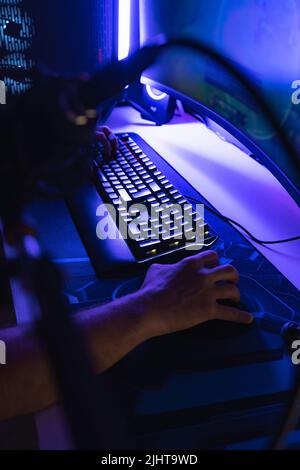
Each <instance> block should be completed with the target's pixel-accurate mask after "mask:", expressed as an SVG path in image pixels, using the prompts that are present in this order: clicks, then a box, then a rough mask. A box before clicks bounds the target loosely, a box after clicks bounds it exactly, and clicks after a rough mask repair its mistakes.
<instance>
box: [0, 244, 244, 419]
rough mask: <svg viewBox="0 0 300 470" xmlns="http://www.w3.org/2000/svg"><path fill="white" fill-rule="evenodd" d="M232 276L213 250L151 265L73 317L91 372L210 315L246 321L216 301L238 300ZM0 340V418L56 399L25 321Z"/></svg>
mask: <svg viewBox="0 0 300 470" xmlns="http://www.w3.org/2000/svg"><path fill="white" fill-rule="evenodd" d="M219 281H221V282H222V284H220V283H219ZM224 281H225V283H224ZM226 281H229V282H230V284H228V283H226ZM237 281H238V274H237V272H236V270H235V269H234V268H233V267H232V266H218V260H217V255H216V254H215V253H213V252H206V253H205V254H200V255H199V254H198V255H195V256H193V257H190V258H188V259H186V260H183V261H182V262H180V263H178V264H176V265H153V266H152V267H151V268H150V269H149V271H148V274H147V276H146V279H145V282H144V285H143V287H142V288H141V289H140V290H139V291H138V292H136V293H135V294H132V295H129V296H127V297H124V298H123V299H120V300H118V301H115V302H111V303H110V304H107V305H105V306H102V307H95V308H93V309H90V310H86V311H84V312H81V313H79V314H77V315H76V316H75V317H74V319H75V320H74V321H75V322H76V324H77V325H78V327H79V328H80V330H81V332H82V334H83V337H84V339H85V343H86V346H87V349H88V352H89V354H90V357H91V360H92V364H93V366H94V370H95V372H96V373H100V372H102V371H104V370H105V369H107V368H109V367H110V366H112V365H113V364H115V363H116V362H117V361H118V360H120V359H121V358H122V357H123V356H124V355H126V354H127V353H128V352H129V351H131V350H132V349H134V348H135V347H136V346H137V345H139V344H140V343H142V342H144V341H146V340H147V339H149V338H151V337H155V336H159V335H163V334H167V333H171V332H175V331H180V330H184V329H187V328H191V327H192V326H195V325H197V324H200V323H203V322H205V321H208V320H212V319H216V318H219V319H223V320H229V321H235V322H240V323H249V322H251V320H252V318H251V315H250V314H248V313H246V312H240V311H239V310H237V309H235V308H232V307H225V306H223V305H220V304H219V303H218V300H221V299H233V300H236V301H238V300H239V291H238V288H237V287H236V283H237ZM0 339H1V340H3V341H5V342H6V345H7V364H6V365H5V366H0V421H1V420H5V419H9V418H11V417H13V416H17V415H20V414H26V413H33V412H36V411H38V410H40V409H43V408H46V407H47V406H49V405H51V404H53V403H54V402H55V401H57V400H58V399H59V395H58V392H57V389H56V386H55V382H54V379H53V376H52V373H51V368H50V366H49V363H48V360H47V357H46V355H45V354H44V352H43V349H42V348H41V346H40V344H39V342H38V340H37V338H36V337H35V335H34V332H33V330H32V329H31V328H30V326H29V327H15V328H9V329H6V330H3V331H2V332H0Z"/></svg>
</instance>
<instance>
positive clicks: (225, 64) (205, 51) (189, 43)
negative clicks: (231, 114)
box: [159, 38, 300, 178]
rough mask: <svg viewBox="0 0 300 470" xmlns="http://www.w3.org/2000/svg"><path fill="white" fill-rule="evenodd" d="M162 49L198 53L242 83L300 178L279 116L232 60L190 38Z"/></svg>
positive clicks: (295, 158) (180, 39)
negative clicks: (274, 133) (183, 49)
mask: <svg viewBox="0 0 300 470" xmlns="http://www.w3.org/2000/svg"><path fill="white" fill-rule="evenodd" d="M159 47H160V48H161V49H168V48H170V47H184V48H187V49H192V50H194V51H197V52H198V53H200V54H201V55H204V56H206V57H208V58H210V59H213V60H214V61H215V62H216V63H218V64H219V65H221V67H222V68H223V69H225V70H226V71H227V72H229V74H230V75H232V76H233V77H235V78H236V80H237V81H238V82H239V83H241V84H242V85H243V86H244V88H245V90H247V92H248V94H249V96H251V97H252V98H253V99H254V101H255V103H256V105H257V106H258V108H259V109H261V111H262V113H263V114H264V116H265V117H266V118H267V120H268V121H269V124H270V125H271V127H272V128H273V130H274V131H275V132H276V133H277V135H278V138H279V141H280V143H281V145H282V147H283V148H284V149H285V152H286V154H287V156H288V157H289V158H290V160H291V163H292V166H293V168H294V171H295V173H296V175H298V177H299V178H300V161H299V158H298V154H297V151H296V148H295V147H294V145H293V144H291V142H290V141H289V139H288V137H287V134H286V132H285V131H284V129H283V128H282V126H281V125H280V123H279V122H278V119H277V116H276V114H275V112H274V111H273V109H272V108H271V106H270V105H269V103H268V101H267V99H266V98H265V96H264V95H263V94H262V93H261V92H260V91H259V89H257V88H256V86H255V85H254V84H253V83H252V82H251V80H250V79H249V78H248V77H247V76H246V74H245V73H244V72H242V71H241V70H240V69H239V68H238V67H237V66H236V65H234V64H233V63H232V62H231V61H230V60H228V59H227V58H226V57H225V56H223V55H222V54H221V53H220V52H218V51H217V50H216V49H214V48H213V47H210V46H208V45H207V44H205V43H201V42H198V41H195V40H193V39H189V38H174V39H171V40H168V41H167V42H166V43H165V44H163V45H161V46H159Z"/></svg>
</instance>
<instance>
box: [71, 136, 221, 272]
mask: <svg viewBox="0 0 300 470" xmlns="http://www.w3.org/2000/svg"><path fill="white" fill-rule="evenodd" d="M117 137H118V143H119V147H118V151H117V154H116V156H115V158H114V159H113V160H111V161H109V162H106V161H104V160H103V157H102V151H101V145H100V144H98V143H96V144H95V145H94V147H93V149H92V152H93V154H94V162H93V185H94V189H92V187H91V186H90V187H88V188H86V189H85V190H83V192H81V193H80V194H79V195H77V197H76V198H75V200H73V201H71V203H70V201H69V206H70V208H71V212H72V213H73V216H74V218H75V221H76V223H77V225H78V228H79V232H80V234H81V236H82V238H83V240H84V243H85V246H86V248H87V251H88V252H89V254H90V257H91V260H92V261H93V262H94V266H95V268H96V271H97V272H98V273H99V274H101V275H103V274H105V273H108V272H110V273H112V272H113V271H114V272H115V273H116V272H119V273H120V272H121V271H120V270H122V269H121V268H122V267H127V268H128V267H129V266H133V265H134V264H135V265H145V264H149V263H151V262H154V261H156V260H161V259H163V260H164V261H165V262H169V261H170V262H171V261H176V260H177V259H179V258H182V257H183V256H187V255H189V254H194V253H195V250H203V249H207V248H209V247H211V246H212V245H213V244H214V243H215V241H216V240H217V238H218V236H217V234H216V233H215V232H214V230H213V229H212V227H210V226H209V225H208V224H207V223H206V222H205V220H204V218H203V211H201V210H200V211H199V210H197V208H196V207H195V205H193V204H191V203H190V202H189V201H188V199H187V198H186V194H188V193H190V190H191V187H190V185H189V184H188V183H187V182H186V181H185V180H184V179H183V178H182V177H181V176H180V175H179V174H178V173H177V172H176V171H175V170H174V169H173V168H172V167H171V166H169V165H168V164H167V163H166V162H165V161H164V160H163V158H162V157H161V156H159V155H158V154H157V153H156V152H155V151H154V150H153V149H152V148H151V147H150V146H148V144H147V143H146V142H145V141H143V140H142V139H141V137H139V136H138V135H137V134H118V135H117ZM95 191H96V193H97V195H98V198H97V196H96V194H95ZM196 195H197V193H196ZM198 196H199V195H198ZM194 197H195V196H194ZM91 211H94V214H92V213H91ZM90 219H92V220H90ZM101 220H102V222H101ZM115 228H116V230H114V229H115ZM89 231H90V232H93V233H88V232H89ZM95 232H96V238H98V240H96V239H95ZM124 243H125V245H126V247H125V245H124ZM100 252H101V253H100ZM95 259H97V261H96V262H95ZM127 262H128V263H127Z"/></svg>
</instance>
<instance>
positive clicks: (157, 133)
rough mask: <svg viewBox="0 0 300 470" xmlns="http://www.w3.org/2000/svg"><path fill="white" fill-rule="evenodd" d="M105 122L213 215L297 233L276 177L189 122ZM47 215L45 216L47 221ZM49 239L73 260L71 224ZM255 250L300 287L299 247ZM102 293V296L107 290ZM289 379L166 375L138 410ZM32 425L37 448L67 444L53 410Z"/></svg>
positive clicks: (129, 116)
mask: <svg viewBox="0 0 300 470" xmlns="http://www.w3.org/2000/svg"><path fill="white" fill-rule="evenodd" d="M107 124H108V125H109V126H110V127H111V128H112V129H113V130H114V131H115V132H123V131H126V132H127V131H130V132H136V133H138V134H139V135H141V136H142V137H143V138H144V139H145V140H146V141H147V142H148V143H149V144H150V145H151V146H152V147H153V148H154V149H155V150H157V151H158V152H159V153H160V154H161V155H162V156H163V157H164V158H165V159H166V160H167V161H168V162H169V163H171V164H172V165H173V166H174V167H175V169H177V170H178V171H179V172H180V173H181V174H182V175H183V176H184V177H185V178H186V179H187V180H188V181H190V183H191V184H192V185H193V186H194V187H195V189H197V190H198V191H199V192H200V193H201V194H202V195H203V196H204V197H205V198H206V199H208V200H209V201H210V202H211V203H212V204H213V205H214V206H215V207H216V208H217V209H218V210H219V211H220V212H222V213H223V214H225V215H227V216H229V217H231V218H233V219H235V220H237V221H238V222H240V223H241V224H243V225H244V226H245V227H247V229H248V230H250V231H251V232H252V233H253V234H255V235H256V236H257V237H259V238H264V239H275V238H286V237H289V236H293V235H295V234H298V233H300V217H299V215H300V209H299V208H298V207H297V206H296V204H295V203H294V202H293V200H292V199H291V198H290V197H289V195H288V194H287V193H286V191H285V190H284V189H283V188H282V187H281V185H280V184H279V183H278V182H277V181H276V180H275V178H273V176H272V175H271V174H270V173H269V172H268V171H267V170H266V169H265V168H264V167H262V166H260V165H259V164H258V163H257V162H255V161H254V160H252V159H251V158H250V157H248V156H247V155H245V154H244V153H243V152H241V151H240V150H239V149H237V148H236V147H234V146H232V145H231V144H229V143H226V142H224V141H222V140H221V139H219V138H218V137H217V136H216V135H215V134H214V133H213V132H212V131H210V130H209V129H207V128H206V127H205V126H204V125H203V124H201V123H200V122H199V121H197V120H195V119H194V118H192V117H191V116H186V115H182V116H176V117H174V119H173V120H172V122H171V123H170V124H168V125H165V126H162V127H158V126H155V125H153V124H152V123H149V122H147V121H143V120H141V118H140V117H139V114H138V113H137V112H136V111H135V110H133V109H132V108H127V107H126V108H125V107H124V108H117V109H115V110H114V112H113V113H112V115H111V116H110V118H109V120H108V122H107ZM241 182H242V183H241ZM59 210H61V209H59ZM62 210H64V209H62ZM48 216H49V214H46V215H45V217H46V218H47V217H48ZM49 236H50V237H57V241H59V238H60V236H62V237H64V240H65V239H66V238H65V237H66V236H67V237H68V238H67V239H68V244H67V245H66V244H63V252H62V253H55V254H54V255H53V256H54V257H55V258H56V259H57V261H58V262H62V261H63V260H65V259H67V258H68V256H69V253H70V256H71V255H72V243H73V244H76V246H79V245H80V240H79V238H78V235H77V234H76V232H75V228H74V226H73V225H72V224H71V225H70V226H69V228H68V234H66V233H64V234H63V235H62V234H60V233H59V231H58V230H57V229H56V227H55V229H53V231H52V232H51V233H50V235H49ZM54 244H55V243H54ZM55 245H59V243H57V244H55ZM80 246H81V247H80V249H79V252H78V256H79V257H78V260H77V261H78V263H77V268H76V269H79V270H80V269H84V270H86V275H87V277H88V275H89V274H90V270H91V268H90V264H89V262H88V259H87V257H86V253H85V250H84V249H83V247H82V245H80ZM256 248H257V249H258V250H259V251H260V252H261V253H262V254H263V255H264V256H265V257H266V258H267V259H268V260H269V261H270V262H271V263H272V264H274V266H275V267H277V269H278V270H279V271H280V272H282V274H284V276H286V278H287V279H289V280H290V281H291V282H292V283H293V284H294V285H295V286H296V287H297V288H300V277H299V275H298V273H299V267H300V241H297V242H293V243H288V244H285V245H275V246H273V247H272V248H267V247H261V246H257V247H256ZM99 288H100V287H99ZM102 289H103V291H104V294H105V289H106V286H105V285H104V286H102ZM15 292H16V289H15ZM17 297H18V296H17V295H15V301H16V310H17V317H18V321H19V322H22V321H26V320H28V317H27V316H26V313H25V310H24V304H22V305H20V306H18V299H17ZM292 375H293V373H292V368H291V364H290V363H289V361H287V360H286V359H280V360H276V361H273V362H266V363H261V364H251V365H244V366H240V367H238V368H229V369H222V368H220V369H218V370H212V371H202V372H200V373H197V374H195V373H192V372H187V373H182V374H178V375H176V376H173V377H170V378H169V380H168V381H167V382H165V383H164V384H162V385H161V386H160V388H159V389H155V390H148V391H145V392H144V394H143V396H142V397H141V398H140V401H139V404H138V409H139V411H140V412H141V413H145V414H147V413H149V412H151V406H156V409H158V408H159V409H160V411H161V412H164V411H165V410H169V409H170V407H171V408H172V409H174V410H176V409H179V408H180V407H182V405H184V404H185V405H186V406H188V405H190V406H194V405H195V406H196V405H199V404H200V405H201V404H202V405H203V404H205V403H212V402H214V400H215V401H218V400H219V399H220V398H222V399H224V400H225V401H226V400H236V399H243V398H247V397H251V396H252V395H253V394H260V395H265V394H268V393H270V391H271V390H272V391H274V392H275V391H276V392H277V393H281V392H285V391H286V390H288V389H289V387H290V385H291V381H292ZM254 378H255V379H254ZM220 384H222V386H220ZM175 389H176V390H177V392H176V393H174V390H175ZM212 390H214V393H213V394H211V391H212ZM200 391H201V393H200ZM153 404H155V405H153ZM36 423H37V428H38V433H39V440H40V447H41V448H67V447H69V446H70V440H69V438H68V433H67V431H66V427H65V425H64V419H63V415H62V413H61V411H60V409H59V407H58V406H56V407H52V408H51V409H49V410H45V411H43V412H41V413H39V414H37V416H36Z"/></svg>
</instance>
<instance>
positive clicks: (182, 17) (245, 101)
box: [139, 0, 300, 202]
mask: <svg viewBox="0 0 300 470" xmlns="http://www.w3.org/2000/svg"><path fill="white" fill-rule="evenodd" d="M299 25H300V4H299V2H298V1H297V0H268V1H265V0H184V1H182V0H163V1H161V0H140V1H139V37H140V45H143V44H145V43H148V42H151V41H152V40H153V38H155V37H157V36H159V35H164V36H167V37H169V38H173V37H179V36H180V37H182V36H184V37H189V38H194V39H196V40H200V41H203V42H205V43H206V44H208V45H210V46H213V47H214V48H215V49H216V50H218V51H219V52H221V53H223V54H224V55H225V56H226V57H228V58H229V59H230V60H231V61H232V63H234V64H235V65H236V66H237V67H239V68H240V69H241V70H242V71H243V72H244V74H246V75H247V76H248V78H249V79H251V81H252V82H253V83H254V84H255V85H256V87H257V88H258V89H259V90H260V91H261V92H262V93H263V94H264V96H265V97H266V98H267V99H268V101H269V103H270V104H271V105H272V107H273V109H274V110H275V112H276V115H277V118H278V120H279V122H280V125H281V126H283V127H284V129H285V131H286V133H287V134H288V137H289V139H290V141H291V142H292V143H293V144H294V146H295V147H296V148H298V149H299V154H298V158H299V165H300V145H299V144H300V81H299V80H300V26H299ZM142 80H143V81H144V82H146V83H148V84H152V85H153V86H155V87H156V88H158V89H159V90H162V91H166V92H168V93H170V94H173V95H175V96H177V97H179V98H181V99H183V101H185V102H188V103H189V104H190V105H193V107H194V108H195V109H198V111H199V113H202V114H204V115H205V116H206V117H208V118H209V119H210V118H212V120H213V122H216V123H217V124H221V127H222V128H223V129H224V130H227V131H229V134H227V135H232V136H234V138H238V140H239V142H241V143H242V144H243V145H245V147H246V148H247V149H248V150H249V154H251V155H253V156H254V157H255V158H257V159H258V160H260V161H261V162H262V163H263V164H265V165H266V166H267V167H268V168H269V169H270V170H271V171H272V173H273V174H274V175H275V176H276V177H277V178H278V179H279V180H280V181H281V182H282V184H283V185H284V186H285V187H286V188H287V189H288V191H289V193H290V194H291V195H292V196H293V197H294V198H295V200H297V201H298V202H299V201H300V197H299V195H300V182H299V181H298V178H297V175H296V172H295V170H294V167H293V166H292V165H291V163H290V160H289V158H288V157H287V156H286V153H285V152H284V151H283V149H282V147H281V145H280V144H279V142H278V140H277V136H276V133H275V132H274V130H273V129H272V128H270V125H269V124H268V122H267V121H266V119H265V118H264V116H263V114H262V112H261V110H260V109H259V107H258V106H257V105H256V104H255V102H254V100H253V98H252V97H251V96H249V94H248V93H247V92H246V91H245V89H244V88H243V87H242V86H241V84H240V83H238V82H237V81H236V79H233V77H232V76H230V75H229V74H228V73H226V72H225V71H224V70H223V69H221V67H220V66H219V65H217V64H216V63H214V62H213V61H212V60H210V59H208V58H207V57H204V56H203V57H200V56H199V54H196V53H195V52H190V51H187V50H183V49H182V50H179V49H178V50H176V51H175V50H172V51H171V50H169V51H166V52H165V53H164V54H163V56H162V57H161V59H160V60H159V61H158V62H157V64H155V65H154V66H153V67H151V68H149V69H148V70H147V71H145V73H144V76H143V78H142Z"/></svg>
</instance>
